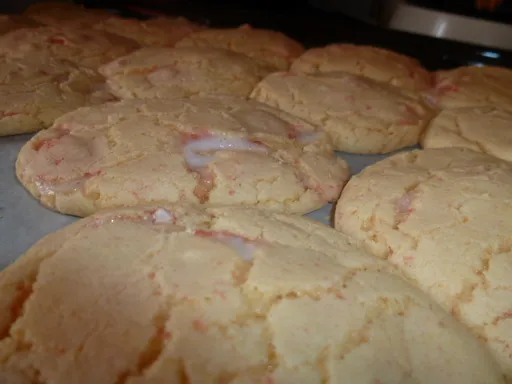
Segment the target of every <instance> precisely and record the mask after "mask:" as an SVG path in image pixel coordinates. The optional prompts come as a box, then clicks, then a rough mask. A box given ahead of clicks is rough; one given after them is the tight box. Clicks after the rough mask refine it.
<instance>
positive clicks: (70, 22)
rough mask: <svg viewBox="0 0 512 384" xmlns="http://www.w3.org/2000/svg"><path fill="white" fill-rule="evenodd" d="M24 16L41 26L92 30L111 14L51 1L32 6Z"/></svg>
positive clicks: (100, 10)
mask: <svg viewBox="0 0 512 384" xmlns="http://www.w3.org/2000/svg"><path fill="white" fill-rule="evenodd" d="M24 16H27V17H30V18H32V19H34V20H36V21H38V22H39V23H41V24H45V25H50V26H54V27H58V28H68V27H70V28H90V27H92V26H94V25H95V24H97V23H99V22H101V21H103V20H105V19H107V18H109V17H110V16H111V13H109V12H108V11H106V10H103V9H91V8H85V7H83V6H79V5H75V4H72V3H70V2H57V1H49V2H43V3H36V4H32V5H31V6H30V7H28V8H27V9H26V10H25V12H24Z"/></svg>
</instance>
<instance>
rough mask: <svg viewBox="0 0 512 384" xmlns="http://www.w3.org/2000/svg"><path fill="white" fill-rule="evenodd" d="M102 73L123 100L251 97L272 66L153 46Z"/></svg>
mask: <svg viewBox="0 0 512 384" xmlns="http://www.w3.org/2000/svg"><path fill="white" fill-rule="evenodd" d="M99 71H100V73H102V74H103V75H104V76H105V77H107V78H108V81H107V84H108V86H109V88H110V89H111V90H112V92H113V93H114V94H115V95H116V96H118V97H120V98H169V97H186V96H191V95H195V94H228V95H235V96H249V94H250V93H251V91H252V90H253V88H254V87H255V86H256V84H258V82H259V81H260V80H261V79H262V78H263V77H265V76H266V75H268V74H269V73H271V72H272V67H270V66H266V65H263V64H260V62H258V61H256V60H253V59H251V58H249V57H247V56H245V55H243V54H241V53H236V52H233V51H228V50H224V49H216V48H196V47H187V48H160V47H150V48H143V49H140V50H138V51H135V52H133V53H131V54H129V55H127V56H124V57H121V58H119V59H117V60H115V61H113V62H111V63H109V64H106V65H104V66H103V67H101V68H100V69H99Z"/></svg>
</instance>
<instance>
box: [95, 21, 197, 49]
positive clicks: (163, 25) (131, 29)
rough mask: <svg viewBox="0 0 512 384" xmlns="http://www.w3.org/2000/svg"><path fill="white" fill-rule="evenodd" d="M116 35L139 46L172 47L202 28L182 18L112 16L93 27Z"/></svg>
mask: <svg viewBox="0 0 512 384" xmlns="http://www.w3.org/2000/svg"><path fill="white" fill-rule="evenodd" d="M94 28H95V29H100V30H104V31H107V32H110V33H115V34H116V35H120V36H124V37H127V38H130V39H132V40H135V41H136V42H138V43H139V44H140V45H141V46H161V47H172V46H173V45H174V44H175V43H176V42H177V41H179V40H181V39H183V38H184V37H185V36H187V35H189V34H190V33H192V32H196V31H200V30H202V29H204V27H202V26H200V25H198V24H195V23H192V22H191V21H189V20H187V19H185V18H184V17H176V18H171V17H156V18H152V19H149V20H137V19H128V18H123V17H118V16H112V17H110V18H108V19H106V20H104V21H102V22H100V23H98V24H96V25H95V26H94Z"/></svg>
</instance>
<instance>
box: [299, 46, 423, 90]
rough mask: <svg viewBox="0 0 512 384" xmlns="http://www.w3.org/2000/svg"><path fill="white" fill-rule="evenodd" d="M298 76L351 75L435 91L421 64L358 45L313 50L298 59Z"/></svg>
mask: <svg viewBox="0 0 512 384" xmlns="http://www.w3.org/2000/svg"><path fill="white" fill-rule="evenodd" d="M290 71H291V72H294V73H308V74H309V73H310V74H315V73H323V72H348V73H353V74H355V75H361V76H366V77H369V78H371V79H374V80H377V81H382V82H384V83H389V84H391V85H396V86H398V87H402V88H407V89H410V90H424V89H427V88H430V87H432V76H431V74H430V72H429V71H427V70H426V69H425V68H423V67H422V66H421V64H420V62H419V61H418V60H416V59H413V58H411V57H409V56H405V55H402V54H400V53H397V52H393V51H389V50H387V49H383V48H378V47H372V46H366V45H354V44H330V45H327V46H325V47H320V48H312V49H309V50H307V51H306V52H304V54H302V56H300V57H299V58H297V59H296V60H295V61H294V62H293V63H292V66H291V68H290Z"/></svg>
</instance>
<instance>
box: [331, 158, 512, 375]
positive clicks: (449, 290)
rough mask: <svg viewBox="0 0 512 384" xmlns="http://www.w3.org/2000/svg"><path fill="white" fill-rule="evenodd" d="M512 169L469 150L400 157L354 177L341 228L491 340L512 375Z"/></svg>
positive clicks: (338, 220) (339, 212)
mask: <svg viewBox="0 0 512 384" xmlns="http://www.w3.org/2000/svg"><path fill="white" fill-rule="evenodd" d="M511 202H512V164H511V163H509V162H506V161H503V160H500V159H498V158H496V157H493V156H490V155H487V154H484V153H478V152H475V151H472V150H470V149H466V148H442V149H425V150H416V151H412V152H405V153H400V154H397V155H394V156H391V157H389V158H387V159H385V160H382V161H380V162H378V163H377V164H375V165H372V166H369V167H368V168H366V169H365V170H364V171H363V172H361V173H360V174H358V175H357V176H355V177H353V178H352V179H351V181H350V182H349V183H348V185H347V186H346V187H345V189H344V191H343V193H342V195H341V198H340V199H339V201H338V204H337V207H336V214H335V225H336V228H337V229H339V230H340V231H342V232H344V233H345V234H347V235H349V236H352V237H353V238H354V240H356V241H360V242H361V243H362V245H364V246H365V248H367V249H368V250H369V251H370V252H372V253H373V254H375V255H376V256H378V257H381V258H383V259H386V260H387V261H388V262H390V263H393V264H395V265H396V266H398V267H399V268H400V269H401V270H402V271H403V272H404V273H405V274H406V275H407V276H408V277H409V279H410V280H411V281H412V282H414V283H415V284H417V285H418V286H419V287H420V288H422V289H423V290H424V291H426V292H428V293H429V294H430V295H431V296H432V297H433V298H434V299H435V300H436V301H437V302H439V303H440V304H441V305H442V306H443V307H444V308H445V309H446V310H447V311H449V312H451V313H452V314H453V316H454V317H455V318H456V319H457V320H459V321H460V322H462V323H463V324H465V325H466V326H468V327H469V328H470V329H471V330H472V331H473V333H474V334H475V335H476V336H477V337H479V338H480V339H481V340H483V341H484V342H486V343H487V345H488V347H489V349H490V350H491V351H492V353H493V355H494V356H495V358H496V359H497V360H498V361H499V363H500V364H501V366H502V368H503V370H504V372H505V373H506V375H507V377H508V380H509V382H510V380H511V379H512V355H511V354H510V350H511V348H512V332H511V329H512V283H511V282H510V272H511V271H512V247H511V245H512V244H511V240H510V234H511V233H512V204H511Z"/></svg>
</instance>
